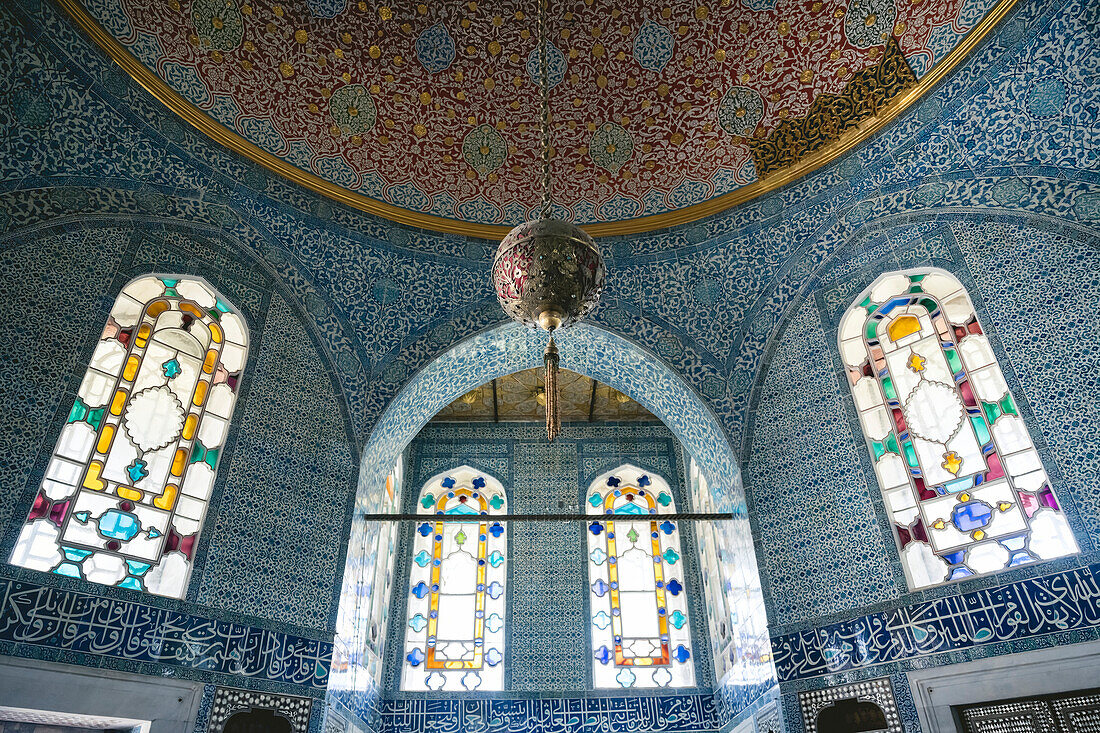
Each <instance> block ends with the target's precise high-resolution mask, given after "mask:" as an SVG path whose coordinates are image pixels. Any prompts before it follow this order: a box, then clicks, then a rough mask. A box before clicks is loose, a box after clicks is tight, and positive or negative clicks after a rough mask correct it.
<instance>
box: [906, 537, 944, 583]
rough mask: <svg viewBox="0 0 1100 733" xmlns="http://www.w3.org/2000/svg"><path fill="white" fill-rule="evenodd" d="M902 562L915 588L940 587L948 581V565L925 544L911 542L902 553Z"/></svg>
mask: <svg viewBox="0 0 1100 733" xmlns="http://www.w3.org/2000/svg"><path fill="white" fill-rule="evenodd" d="M901 559H902V562H904V563H905V568H906V570H908V571H909V579H910V580H911V581H912V583H913V586H914V587H915V588H926V587H928V586H930V585H938V584H940V583H942V582H944V581H945V580H947V567H948V566H947V563H945V562H944V561H943V560H942V559H940V558H939V557H937V556H936V555H935V553H933V552H932V549H931V548H930V547H928V545H926V544H925V543H923V542H910V543H909V544H908V545H906V546H905V549H904V550H902V551H901Z"/></svg>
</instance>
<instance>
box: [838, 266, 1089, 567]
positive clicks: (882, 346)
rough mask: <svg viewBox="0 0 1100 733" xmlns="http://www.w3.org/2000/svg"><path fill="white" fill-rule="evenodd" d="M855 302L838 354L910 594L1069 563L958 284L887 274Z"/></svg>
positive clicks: (1068, 543) (1028, 447) (1065, 536)
mask: <svg viewBox="0 0 1100 733" xmlns="http://www.w3.org/2000/svg"><path fill="white" fill-rule="evenodd" d="M855 303H856V304H855V305H853V306H852V307H851V308H849V309H848V312H847V313H846V314H845V316H844V318H843V320H842V321H841V324H840V338H839V350H840V352H841V358H842V359H843V361H844V365H845V368H846V370H847V372H848V381H849V384H851V386H852V395H853V397H854V400H855V405H856V409H857V410H858V412H859V416H860V422H861V425H862V427H863V432H864V435H865V437H866V439H867V443H868V447H869V449H870V451H871V456H872V460H873V461H874V463H875V468H876V473H877V475H878V479H879V484H880V486H881V488H882V492H883V496H884V499H885V501H886V505H887V509H888V510H889V513H890V516H891V519H892V520H893V525H894V531H895V535H896V537H897V541H898V547H899V548H900V552H901V556H902V561H903V565H904V567H905V570H906V573H907V576H908V578H909V582H910V585H911V586H912V587H913V588H924V587H928V586H932V585H938V584H940V583H945V582H948V581H952V580H959V579H962V578H968V577H973V576H976V575H984V574H988V573H993V572H997V571H999V570H1003V569H1005V568H1009V567H1015V566H1017V565H1022V564H1027V563H1032V562H1036V561H1039V560H1047V559H1052V558H1055V557H1062V556H1065V555H1071V554H1074V553H1076V552H1077V551H1078V549H1077V544H1076V542H1075V541H1074V538H1073V535H1072V533H1071V531H1070V529H1069V525H1068V524H1067V522H1066V518H1065V516H1064V515H1063V514H1062V512H1061V511H1060V510H1059V508H1058V503H1057V501H1056V500H1055V498H1054V492H1053V490H1052V488H1051V485H1050V479H1049V478H1048V476H1047V474H1046V471H1045V470H1044V468H1043V466H1042V462H1041V461H1040V459H1039V455H1038V452H1037V451H1036V450H1035V446H1034V444H1033V443H1032V440H1031V437H1030V435H1029V434H1028V430H1027V427H1026V426H1025V425H1024V423H1023V421H1022V420H1021V419H1020V417H1019V415H1018V412H1017V411H1016V406H1015V402H1014V401H1013V399H1012V395H1011V394H1010V392H1009V390H1008V385H1007V383H1006V382H1005V380H1004V375H1003V374H1002V372H1001V369H1000V366H999V365H998V364H997V359H996V357H995V356H994V354H993V351H992V348H991V347H990V345H989V340H988V339H987V338H986V336H985V332H984V329H983V328H982V326H981V324H980V323H979V322H978V319H977V314H976V313H975V311H974V306H973V304H972V303H971V302H970V298H969V296H968V295H967V293H966V291H965V289H964V288H963V287H962V284H961V283H959V281H958V280H956V279H955V278H954V277H953V276H952V275H950V274H949V273H947V272H945V271H943V270H924V271H909V272H898V273H890V274H887V275H883V276H882V277H880V278H878V279H877V280H876V281H875V282H874V283H873V284H872V285H871V287H870V288H868V291H867V292H866V293H865V294H861V295H860V297H859V298H857V299H856V301H855ZM884 416H889V417H888V418H886V419H884ZM884 445H885V446H886V450H883V446H884ZM898 445H900V446H901V448H902V450H901V455H902V456H903V457H904V461H902V460H899V459H898V457H897V456H896V455H894V454H895V453H896V452H897V450H896V447H897V446H898ZM890 446H894V448H893V449H891V448H890Z"/></svg>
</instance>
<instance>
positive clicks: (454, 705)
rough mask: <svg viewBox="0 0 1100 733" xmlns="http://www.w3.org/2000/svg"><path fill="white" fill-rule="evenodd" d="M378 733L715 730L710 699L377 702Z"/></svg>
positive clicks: (673, 732)
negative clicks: (418, 732) (379, 732)
mask: <svg viewBox="0 0 1100 733" xmlns="http://www.w3.org/2000/svg"><path fill="white" fill-rule="evenodd" d="M380 707H381V725H380V729H381V731H382V733H399V732H401V733H407V732H408V731H431V732H432V733H626V732H627V731H638V730H644V731H654V733H695V732H696V731H698V732H699V733H702V732H703V731H713V730H716V729H717V728H718V720H717V717H716V715H715V707H714V697H713V696H712V695H706V694H703V695H650V696H633V697H582V698H561V697H556V698H522V699H493V698H486V699H479V700H455V699H447V700H439V699H436V700H424V699H416V700H411V699H398V700H392V699H391V700H382V701H381V705H380Z"/></svg>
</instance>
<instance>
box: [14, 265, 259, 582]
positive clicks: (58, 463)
mask: <svg viewBox="0 0 1100 733" xmlns="http://www.w3.org/2000/svg"><path fill="white" fill-rule="evenodd" d="M247 357H248V327H247V325H246V324H245V321H244V318H243V317H242V316H241V315H240V313H239V312H238V311H237V310H236V309H235V308H234V307H233V306H232V305H230V304H229V303H228V301H226V300H225V299H224V298H223V297H222V296H221V295H220V294H219V293H218V292H217V290H215V289H214V288H213V287H211V286H210V284H209V283H207V282H206V281H205V280H202V279H201V278H197V277H190V276H175V275H146V276H143V277H139V278H137V279H135V280H132V281H131V282H130V283H128V284H127V285H126V286H125V287H124V288H123V289H122V292H121V293H120V294H119V296H118V298H117V299H116V300H115V303H114V306H113V307H112V309H111V313H110V316H109V317H108V319H107V324H106V326H105V327H104V329H103V334H102V336H101V338H100V340H99V342H98V343H97V344H96V348H95V351H94V353H93V354H92V358H91V363H90V364H89V366H88V369H87V371H86V372H85V374H84V379H83V381H82V382H81V385H80V388H79V390H78V392H77V397H76V400H75V401H74V403H73V405H72V407H71V409H70V411H69V416H68V419H67V420H66V423H65V426H64V427H63V428H62V430H61V435H60V436H59V437H58V440H57V444H56V446H55V448H54V451H53V454H52V456H51V457H50V461H49V464H48V465H47V468H46V474H45V477H44V478H43V480H42V483H41V485H40V488H39V491H38V495H37V496H36V497H35V500H34V504H33V506H32V507H31V510H30V513H29V515H28V517H27V521H26V524H25V525H24V526H23V530H22V532H21V533H20V536H19V540H18V541H17V542H16V545H15V549H14V551H13V553H12V556H11V562H12V563H13V564H15V565H21V566H23V567H27V568H31V569H34V570H42V571H45V572H52V573H56V574H58V575H65V576H69V577H74V578H82V579H84V580H89V581H92V582H95V583H103V584H106V585H117V586H121V587H124V588H132V589H135V590H143V591H149V592H151V593H156V594H158V595H164V596H171V597H173V598H182V597H183V596H184V595H185V594H186V590H187V581H188V579H189V577H190V573H191V567H192V562H193V559H194V550H195V544H196V542H197V540H198V536H199V531H200V529H201V527H202V523H203V519H204V518H205V515H206V509H207V503H208V501H209V499H210V494H211V491H212V490H213V487H214V479H215V477H216V472H217V467H218V462H219V460H220V458H221V453H222V450H223V448H224V445H225V439H226V436H227V434H228V431H229V425H230V420H231V418H232V416H233V408H234V406H235V404H236V400H237V394H238V388H239V385H240V380H241V376H242V373H243V371H244V368H245V364H246V362H247Z"/></svg>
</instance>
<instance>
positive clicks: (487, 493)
mask: <svg viewBox="0 0 1100 733" xmlns="http://www.w3.org/2000/svg"><path fill="white" fill-rule="evenodd" d="M456 477H457V478H456ZM498 497H499V502H498V501H496V499H497V498H498ZM471 499H472V500H475V501H477V502H478V504H477V507H478V508H477V509H476V510H472V513H471V514H470V516H471V521H469V522H439V521H436V522H432V521H431V520H430V517H432V516H435V515H438V514H444V513H447V514H458V513H462V514H467V513H469V512H459V511H455V510H456V509H457V508H458V507H459V506H465V505H467V504H468V503H469V501H470V500H471ZM464 500H465V501H464ZM416 501H417V509H416V512H417V514H420V515H423V516H424V518H425V520H426V521H424V522H420V523H418V524H417V525H416V526H415V527H414V528H413V530H412V532H411V537H412V541H411V542H410V543H409V548H408V554H409V576H408V581H407V589H406V592H407V593H408V595H407V596H406V605H405V618H404V619H403V624H404V632H403V635H402V636H403V646H402V652H401V654H402V657H401V674H400V683H399V687H400V689H401V691H402V692H441V691H442V692H471V691H474V690H478V691H488V692H501V691H503V690H504V683H505V666H506V664H505V660H506V654H507V629H506V626H507V619H508V568H509V563H508V558H509V535H508V529H507V523H506V522H501V521H499V520H498V519H494V517H499V516H503V515H505V514H507V513H508V506H509V503H508V502H509V497H508V492H507V490H506V488H505V487H504V484H503V483H502V482H501V481H500V480H499V479H498V478H497V477H496V476H494V475H493V474H491V473H490V472H488V471H482V470H480V469H477V468H474V467H472V466H470V465H467V464H462V465H459V466H456V467H454V468H451V469H448V470H446V471H442V472H439V473H437V474H435V475H434V476H432V477H431V478H429V479H428V480H427V481H425V482H424V483H423V485H422V486H421V488H420V491H419V492H417V496H416ZM454 501H458V502H459V504H458V505H452V502H454ZM448 526H457V527H458V530H456V531H455V533H454V536H450V537H449V536H448V532H447V529H446V528H447V527H448ZM470 527H477V532H478V537H477V547H478V550H477V556H476V557H473V559H474V561H475V562H476V563H477V565H476V569H475V577H474V584H473V593H472V594H470V593H467V594H449V593H446V592H444V589H443V585H444V581H445V578H444V577H443V571H444V570H445V567H444V566H445V563H446V561H447V558H448V557H451V556H453V555H454V554H455V552H457V551H458V550H455V551H452V552H451V553H449V554H448V555H446V556H444V552H445V550H446V549H447V545H448V543H456V544H457V547H458V548H461V545H463V544H465V541H466V540H465V538H463V539H461V540H460V541H457V540H458V537H457V535H458V533H459V532H462V533H463V534H464V533H465V531H468V530H469V528H470ZM464 528H465V529H464ZM456 541H457V542H456ZM463 551H464V550H463ZM494 586H496V589H495V590H496V594H495V595H494ZM448 595H452V596H453V595H473V609H472V611H473V619H472V620H473V624H472V627H473V628H472V630H471V632H470V636H469V637H468V639H469V641H471V642H472V646H473V652H472V659H457V660H455V659H451V660H448V659H441V658H438V656H439V655H438V651H439V641H440V640H439V638H438V636H439V630H440V620H441V619H440V610H441V609H440V605H441V602H442V601H443V600H444V598H443V597H444V596H448ZM494 617H496V618H497V621H496V622H494V621H493V618H494ZM421 636H423V639H421V638H420V637H421ZM447 641H448V642H449V643H456V642H462V641H464V639H463V640H458V639H449V640H447ZM425 673H426V674H425ZM468 675H474V676H468Z"/></svg>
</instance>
